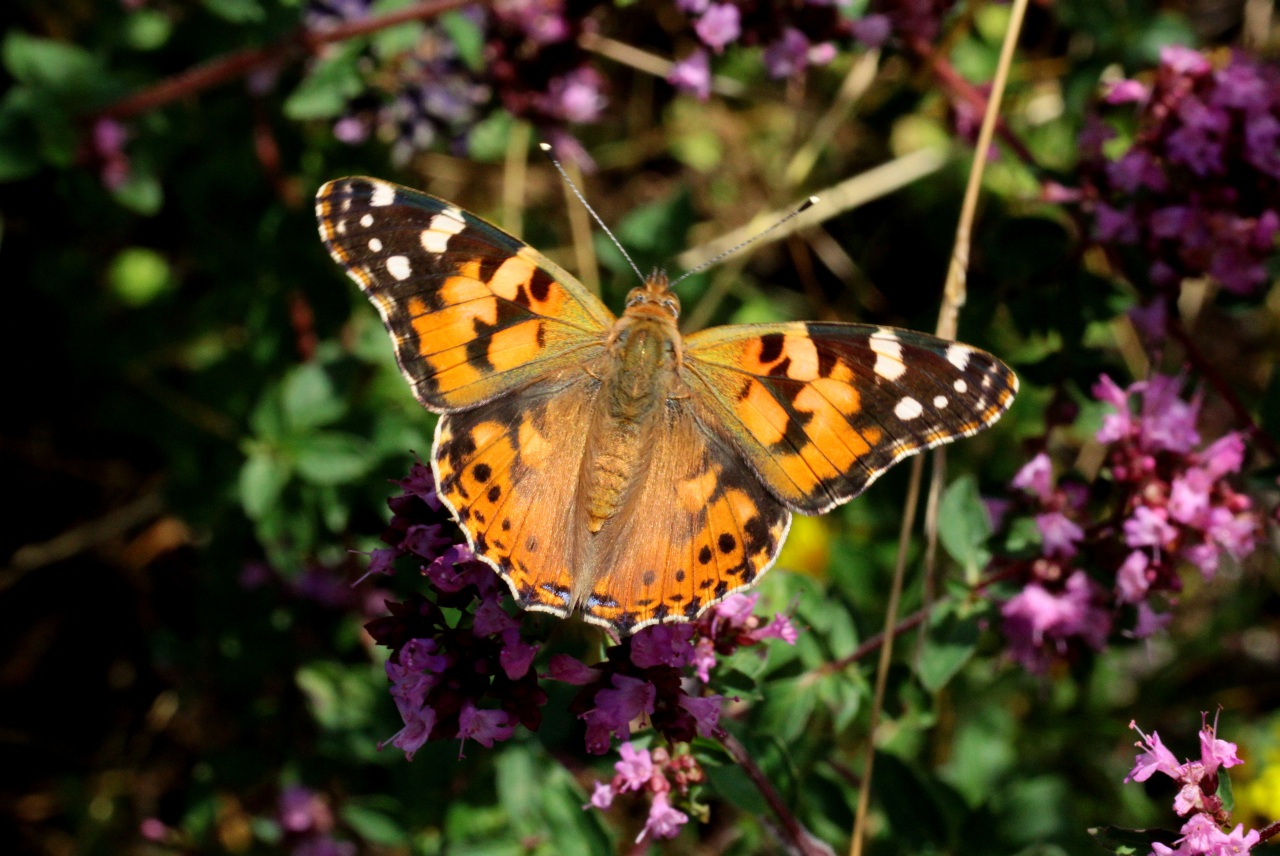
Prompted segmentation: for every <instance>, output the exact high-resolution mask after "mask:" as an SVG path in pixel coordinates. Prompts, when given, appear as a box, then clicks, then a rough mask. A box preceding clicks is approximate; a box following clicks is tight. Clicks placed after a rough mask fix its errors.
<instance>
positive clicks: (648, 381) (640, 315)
mask: <svg viewBox="0 0 1280 856" xmlns="http://www.w3.org/2000/svg"><path fill="white" fill-rule="evenodd" d="M678 313H679V302H678V301H676V299H675V295H673V294H671V291H670V290H669V289H668V287H667V280H666V277H665V276H664V275H662V274H655V275H654V276H652V277H650V278H649V280H648V282H646V284H645V285H644V286H643V287H642V288H637V289H634V290H633V291H632V292H631V295H629V296H628V298H627V308H626V311H625V312H624V313H623V315H622V317H621V318H619V319H618V321H617V322H616V323H615V324H614V327H613V329H612V330H611V331H610V333H609V337H608V340H607V344H606V348H605V356H604V359H603V360H602V361H601V364H600V366H599V368H598V370H594V371H593V374H595V376H596V377H597V379H598V380H599V381H600V385H601V388H600V393H599V395H598V397H597V399H596V401H597V404H596V412H595V414H594V419H593V424H592V426H591V435H590V437H591V440H590V444H589V449H588V453H587V456H586V459H585V460H584V462H583V469H582V472H581V474H580V477H579V496H580V497H581V498H582V500H583V501H584V503H585V507H586V515H587V528H588V529H589V530H590V531H591V532H599V531H600V530H601V528H603V526H604V524H605V523H606V522H607V521H608V520H609V519H610V518H612V517H614V516H615V515H616V514H617V513H618V512H619V511H620V510H621V509H622V508H623V506H624V505H625V503H626V501H627V499H628V497H629V496H630V494H631V492H632V490H633V489H634V488H635V486H636V485H638V484H640V483H641V482H643V480H644V476H645V469H644V468H645V465H646V463H647V461H648V457H647V454H646V452H647V450H648V449H649V448H651V446H652V442H653V434H654V432H655V431H660V430H662V427H663V422H664V418H665V410H666V402H667V400H668V399H669V398H672V397H673V396H674V395H676V390H677V387H678V385H679V379H678V378H679V368H680V333H679V330H678V329H677V328H676V317H677V315H678Z"/></svg>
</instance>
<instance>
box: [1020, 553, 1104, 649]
mask: <svg viewBox="0 0 1280 856" xmlns="http://www.w3.org/2000/svg"><path fill="white" fill-rule="evenodd" d="M1096 595H1097V592H1096V587H1095V584H1094V583H1093V582H1092V581H1091V580H1090V579H1089V578H1088V577H1087V576H1086V575H1085V573H1084V572H1083V571H1074V572H1072V574H1071V575H1070V576H1069V577H1068V578H1067V581H1066V584H1065V586H1064V587H1063V589H1062V591H1061V592H1057V593H1055V592H1051V591H1049V590H1048V589H1047V588H1045V587H1044V586H1043V585H1041V584H1040V583H1035V582H1033V583H1029V584H1028V585H1027V586H1026V587H1025V588H1024V589H1023V590H1022V591H1021V592H1019V593H1018V594H1017V595H1015V596H1014V597H1013V598H1012V599H1010V600H1009V601H1008V602H1007V603H1006V604H1005V605H1004V606H1003V607H1002V608H1001V610H1000V612H1001V615H1002V616H1003V618H1004V631H1005V635H1006V636H1008V637H1009V653H1010V655H1011V656H1012V657H1013V658H1014V659H1015V660H1017V661H1018V662H1020V663H1022V664H1023V665H1024V666H1025V667H1027V668H1029V669H1033V670H1039V669H1041V668H1043V666H1044V665H1045V659H1046V652H1045V651H1044V650H1042V649H1043V648H1044V647H1046V646H1052V647H1055V648H1060V647H1062V646H1065V644H1066V642H1067V641H1068V640H1069V639H1071V638H1073V637H1079V638H1080V639H1081V640H1082V641H1084V642H1085V643H1086V644H1087V645H1089V646H1090V647H1091V648H1094V649H1100V648H1101V647H1102V645H1103V643H1104V642H1105V641H1106V637H1107V634H1108V633H1109V632H1110V630H1111V619H1110V616H1109V615H1108V613H1107V612H1106V610H1103V609H1101V608H1099V607H1097V606H1095V605H1094V603H1093V601H1094V600H1095V597H1096Z"/></svg>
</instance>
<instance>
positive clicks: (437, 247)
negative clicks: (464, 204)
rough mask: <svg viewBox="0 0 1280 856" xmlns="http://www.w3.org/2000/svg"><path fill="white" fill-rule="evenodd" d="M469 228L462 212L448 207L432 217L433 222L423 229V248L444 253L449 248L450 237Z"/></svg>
mask: <svg viewBox="0 0 1280 856" xmlns="http://www.w3.org/2000/svg"><path fill="white" fill-rule="evenodd" d="M465 228H467V224H466V221H464V220H463V219H462V212H461V211H460V210H458V209H457V208H446V209H444V210H443V211H441V212H440V213H439V214H437V215H436V216H434V217H432V218H431V224H430V225H429V226H427V228H426V229H424V230H423V231H422V248H423V249H424V250H426V251H427V252H429V253H443V252H444V251H445V250H447V249H449V239H450V238H451V237H453V236H454V235H456V234H458V233H459V232H461V231H462V230H463V229H465Z"/></svg>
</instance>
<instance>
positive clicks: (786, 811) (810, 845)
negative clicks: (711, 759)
mask: <svg viewBox="0 0 1280 856" xmlns="http://www.w3.org/2000/svg"><path fill="white" fill-rule="evenodd" d="M716 737H717V738H718V739H719V740H720V744H721V745H722V746H724V748H725V750H726V751H727V752H728V753H729V755H730V756H731V757H732V758H733V760H734V763H736V764H737V765H738V766H739V767H741V768H742V770H743V772H745V773H746V774H747V778H749V779H751V783H752V784H754V785H755V786H756V789H757V790H758V791H760V795H761V796H762V797H764V801H765V802H766V803H768V804H769V808H771V809H773V813H774V814H775V815H777V818H778V821H779V822H780V823H781V824H782V831H783V832H784V833H786V836H787V837H788V838H789V839H790V840H791V845H792V849H793V852H795V853H800V854H802V856H827V854H828V853H829V852H830V851H829V850H828V848H826V847H824V846H823V845H822V844H821V843H820V842H819V841H818V840H817V839H815V838H814V837H813V836H812V835H810V834H809V831H808V830H806V829H805V828H804V826H803V825H801V823H800V821H799V820H798V819H797V818H796V816H795V815H794V814H792V813H791V809H790V808H789V807H788V806H787V802H786V800H784V799H783V798H782V795H781V794H779V793H778V791H777V789H775V788H774V787H773V782H770V781H769V777H768V776H766V775H765V774H764V771H763V770H761V769H760V767H759V766H758V765H757V764H756V762H755V759H754V758H752V757H751V754H750V753H749V752H747V747H745V746H743V745H742V743H741V741H739V740H738V738H736V737H734V736H733V735H732V734H730V733H729V732H728V731H725V730H724V729H721V730H720V733H719V734H717V735H716Z"/></svg>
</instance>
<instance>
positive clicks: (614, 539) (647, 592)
mask: <svg viewBox="0 0 1280 856" xmlns="http://www.w3.org/2000/svg"><path fill="white" fill-rule="evenodd" d="M698 409H699V407H698V404H697V402H694V401H692V400H691V399H688V398H685V399H675V400H670V401H668V402H667V403H666V406H665V407H664V409H663V412H662V414H661V419H662V422H661V423H660V424H659V425H657V426H656V428H655V430H654V432H653V433H652V435H651V436H650V438H649V442H650V446H649V448H650V454H649V455H648V457H647V462H646V466H645V469H644V471H643V472H642V473H641V474H639V477H640V481H639V484H638V486H637V489H636V491H635V493H634V494H633V495H632V496H631V497H630V499H629V500H628V503H627V505H626V506H624V507H623V509H622V510H621V512H620V513H619V514H617V515H616V516H615V517H613V518H612V519H610V520H609V521H608V523H606V524H605V526H604V527H603V528H602V529H601V530H600V532H599V536H600V538H599V541H598V542H597V546H596V549H595V551H594V552H593V554H592V556H591V564H590V565H589V567H590V568H591V569H592V572H593V574H594V576H593V577H592V578H591V580H590V583H591V585H590V588H589V591H588V593H587V594H586V596H585V597H584V599H583V602H582V609H583V610H584V612H586V614H587V620H588V621H593V622H595V623H598V624H606V625H612V626H614V627H617V628H618V629H619V630H621V631H622V632H624V633H630V632H634V631H635V630H638V629H639V628H641V627H644V626H646V625H649V624H654V623H658V622H665V621H691V620H693V619H694V618H696V617H697V616H698V615H699V613H701V612H702V611H703V610H705V609H706V608H707V607H709V606H711V605H712V604H713V603H716V602H717V601H720V600H723V599H724V598H725V597H726V596H727V595H729V594H732V593H733V592H735V591H738V590H739V589H743V588H746V587H747V586H749V585H752V584H753V583H754V582H755V581H756V580H757V579H759V577H760V575H761V574H763V573H764V572H765V571H767V570H768V569H769V568H770V566H772V564H773V562H774V559H776V558H777V555H778V551H779V550H780V549H781V548H782V542H783V541H784V540H785V539H786V536H787V529H788V527H789V526H790V523H791V514H790V512H789V511H788V510H787V509H786V507H785V506H784V505H783V504H782V503H781V502H779V501H778V500H777V498H775V497H774V496H773V495H772V494H771V493H770V492H769V491H768V490H767V489H766V488H765V486H764V485H763V484H761V482H760V480H759V479H758V478H756V477H755V475H754V474H753V473H752V472H751V468H750V467H749V466H748V465H747V463H746V461H744V460H743V457H742V455H741V453H739V451H738V450H737V449H736V448H735V447H734V445H733V443H732V442H731V441H729V440H728V439H726V438H724V437H722V436H720V435H718V434H716V433H712V432H708V431H706V430H705V429H704V428H703V425H702V423H701V421H700V420H699V418H698V416H697V414H698Z"/></svg>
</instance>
